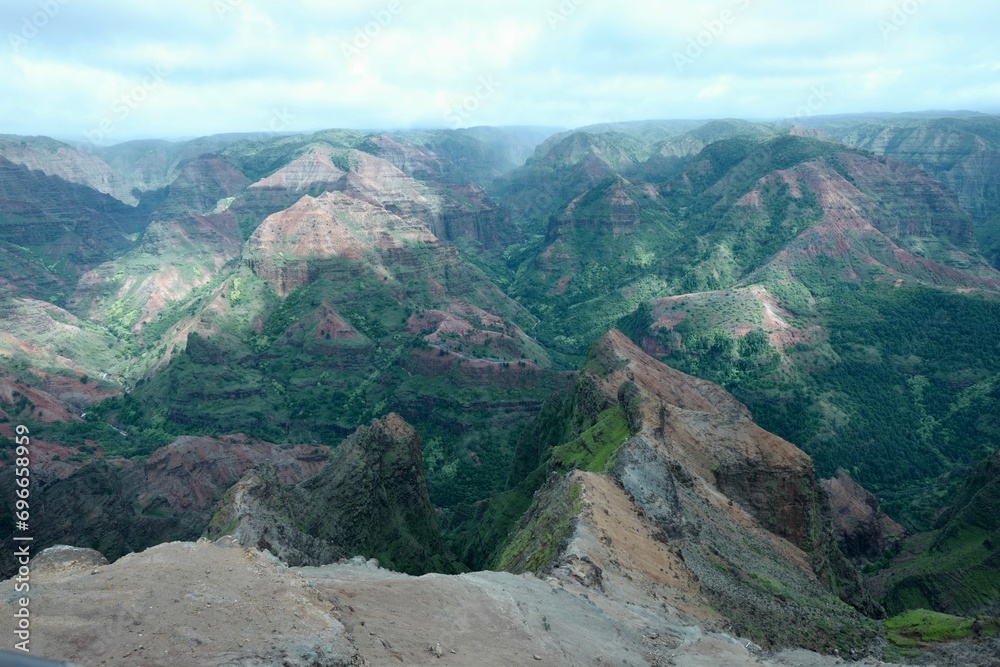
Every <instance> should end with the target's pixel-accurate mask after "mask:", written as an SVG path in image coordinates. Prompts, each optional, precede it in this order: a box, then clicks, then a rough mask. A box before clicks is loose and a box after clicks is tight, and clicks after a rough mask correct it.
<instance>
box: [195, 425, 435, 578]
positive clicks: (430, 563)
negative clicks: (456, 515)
mask: <svg viewBox="0 0 1000 667" xmlns="http://www.w3.org/2000/svg"><path fill="white" fill-rule="evenodd" d="M224 534H232V535H233V536H234V537H235V538H236V539H237V541H239V543H240V544H242V545H244V546H248V547H254V548H258V549H268V550H270V551H271V552H272V553H274V554H275V555H277V556H278V557H279V558H281V559H282V560H284V561H286V562H288V563H290V564H292V565H320V564H323V563H329V562H332V561H333V560H335V559H337V558H340V557H343V556H356V555H362V556H365V557H366V558H377V559H378V560H379V561H380V562H382V563H384V564H386V565H389V566H391V567H393V569H396V570H399V571H404V572H411V573H412V572H415V573H421V574H422V573H423V572H426V571H442V570H447V569H449V568H450V564H449V562H448V559H447V557H446V556H445V554H444V547H443V545H442V543H441V534H440V530H439V528H438V525H437V519H436V516H435V512H434V507H433V505H431V502H430V498H429V497H428V495H427V486H426V483H425V482H424V471H423V460H422V458H421V453H420V438H419V437H418V436H417V433H416V431H414V430H413V427H412V426H410V425H409V424H407V423H406V422H405V421H403V419H402V418H401V417H399V416H398V415H396V414H389V415H387V416H386V417H384V418H382V419H378V420H375V421H373V422H372V423H371V425H370V426H366V427H361V428H359V429H358V430H357V431H356V432H355V433H354V435H352V436H351V437H349V438H348V439H347V440H345V441H344V442H343V443H342V444H341V445H340V446H338V447H337V448H336V449H335V450H334V453H333V455H332V456H331V457H330V462H329V464H328V465H327V466H326V467H325V468H324V469H323V470H322V471H321V472H320V473H318V474H317V475H315V476H313V477H310V478H309V479H307V480H304V481H302V482H301V483H299V484H298V485H296V486H294V487H291V486H288V485H283V484H281V483H280V482H279V481H278V480H277V477H276V475H275V473H274V471H273V470H272V469H269V468H265V469H258V470H253V471H251V472H250V473H249V474H248V475H247V476H246V477H244V478H243V479H242V480H240V483H239V484H237V485H236V486H235V487H233V489H231V490H230V491H229V492H228V493H227V494H226V497H225V498H224V499H223V500H222V501H221V502H220V504H219V507H218V508H217V510H216V514H215V517H214V518H213V520H212V525H211V526H210V530H209V535H210V536H211V537H218V536H221V535H224Z"/></svg>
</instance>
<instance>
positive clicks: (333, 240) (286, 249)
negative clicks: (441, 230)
mask: <svg viewBox="0 0 1000 667" xmlns="http://www.w3.org/2000/svg"><path fill="white" fill-rule="evenodd" d="M435 243H436V239H435V238H434V236H433V235H432V234H431V233H430V231H429V230H428V229H427V228H426V227H423V226H421V225H418V224H414V223H408V222H406V221H405V220H403V219H402V218H400V217H398V216H397V215H394V214H392V213H390V212H388V211H387V210H385V209H384V208H382V207H379V206H376V205H373V204H371V203H369V202H366V201H364V200H362V199H358V198H355V197H350V196H347V195H345V194H343V193H340V192H328V193H325V194H322V195H320V196H319V197H309V196H306V197H303V198H302V199H301V200H300V201H299V202H298V203H297V204H295V205H294V206H292V207H291V208H289V209H287V210H285V211H282V212H281V213H276V214H274V215H272V216H270V217H269V218H268V219H267V220H265V221H264V222H263V223H261V225H260V227H258V228H257V230H256V231H255V232H254V234H253V236H251V237H250V240H249V241H248V242H247V245H246V248H245V250H244V253H243V258H244V262H245V263H246V264H247V265H248V266H249V267H250V268H251V269H252V270H253V271H254V273H256V274H257V275H258V276H259V277H260V278H262V279H263V280H265V281H267V282H268V283H270V284H271V285H272V286H273V287H274V288H275V290H276V291H277V292H278V293H279V294H282V295H287V294H288V293H290V292H291V291H292V290H294V289H296V288H299V287H302V286H303V285H307V284H309V283H310V282H312V281H313V280H315V278H316V275H317V274H318V272H320V271H326V272H329V271H331V270H334V269H335V268H339V269H340V271H342V272H346V273H347V274H348V275H350V273H351V272H352V271H354V272H355V273H357V272H359V271H362V270H363V267H364V265H370V266H373V268H375V269H376V270H379V269H380V268H381V267H382V265H383V262H384V261H386V260H390V258H391V259H394V260H395V261H396V263H399V264H403V265H406V264H413V263H414V262H415V261H416V260H415V258H414V257H412V252H411V251H410V249H409V244H414V245H420V244H435ZM382 257H385V258H386V259H385V260H383V259H382ZM393 268H396V267H393ZM381 272H383V273H393V272H389V271H388V270H386V269H384V268H381ZM395 273H398V269H397V271H395Z"/></svg>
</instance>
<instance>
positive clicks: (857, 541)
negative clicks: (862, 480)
mask: <svg viewBox="0 0 1000 667" xmlns="http://www.w3.org/2000/svg"><path fill="white" fill-rule="evenodd" d="M820 484H821V485H822V486H823V490H824V491H826V494H827V496H829V498H830V509H831V511H832V512H833V529H834V536H835V537H836V538H837V544H839V545H840V548H841V550H842V551H843V552H844V554H845V555H846V556H847V557H848V558H850V559H851V560H852V561H853V562H854V563H855V564H857V565H859V566H861V565H864V564H867V563H872V562H875V561H878V560H879V559H881V558H883V557H884V556H885V555H886V554H891V553H893V552H895V551H897V550H898V548H899V546H900V541H901V540H902V538H903V537H905V536H906V530H905V529H904V528H903V527H902V526H900V525H899V524H898V523H896V522H895V521H893V520H892V519H890V518H889V517H888V516H886V515H885V513H884V512H882V511H881V509H880V507H879V502H878V498H876V497H875V496H874V495H873V494H872V493H871V492H870V491H867V490H866V489H865V488H864V487H862V486H861V485H860V484H858V483H857V482H855V481H854V480H853V479H851V476H850V475H848V474H847V473H846V472H845V471H843V470H838V471H837V476H836V477H834V478H832V479H824V480H821V481H820Z"/></svg>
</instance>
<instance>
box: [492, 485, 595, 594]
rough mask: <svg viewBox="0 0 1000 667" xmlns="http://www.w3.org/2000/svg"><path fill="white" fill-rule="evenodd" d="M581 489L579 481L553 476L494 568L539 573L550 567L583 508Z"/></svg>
mask: <svg viewBox="0 0 1000 667" xmlns="http://www.w3.org/2000/svg"><path fill="white" fill-rule="evenodd" d="M582 490H583V484H582V483H581V482H575V483H573V484H569V482H568V480H566V479H563V478H553V480H552V481H551V482H550V483H549V484H548V485H546V486H545V487H544V488H543V489H542V490H541V491H540V492H539V493H538V494H536V496H535V500H534V502H532V504H531V507H530V508H528V511H527V512H525V514H524V517H523V518H522V519H521V522H520V525H519V526H518V529H517V531H516V532H515V533H514V534H513V535H512V536H511V538H510V539H509V540H508V543H507V545H506V547H505V548H504V550H503V551H502V552H501V554H500V556H499V558H498V559H497V562H496V568H497V569H499V570H503V571H506V572H513V573H514V574H520V573H522V572H534V573H535V574H541V573H542V572H543V571H544V570H545V569H546V568H547V567H549V566H551V565H552V564H553V563H554V562H555V560H556V558H558V556H559V553H560V552H561V550H562V549H563V548H564V545H565V543H566V541H567V540H569V538H570V536H571V535H572V534H573V527H574V525H575V523H576V516H577V514H578V513H579V512H580V510H581V509H582V508H583V503H582V502H581V501H580V494H581V492H582Z"/></svg>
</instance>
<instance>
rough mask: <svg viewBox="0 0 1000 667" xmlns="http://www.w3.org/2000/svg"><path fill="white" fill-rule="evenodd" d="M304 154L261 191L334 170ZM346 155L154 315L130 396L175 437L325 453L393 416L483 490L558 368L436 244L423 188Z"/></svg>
mask: <svg viewBox="0 0 1000 667" xmlns="http://www.w3.org/2000/svg"><path fill="white" fill-rule="evenodd" d="M309 155H312V156H313V157H308V156H306V157H305V158H303V160H304V161H303V162H298V163H292V165H290V166H289V167H286V169H285V170H284V171H279V172H276V173H275V175H274V176H273V179H274V180H273V181H272V182H273V183H278V182H279V181H280V182H283V183H285V185H286V186H287V185H299V184H303V183H305V181H310V183H315V182H316V181H314V180H312V179H314V178H315V176H314V175H311V172H308V170H304V169H302V167H304V166H305V165H306V163H307V162H311V163H312V164H314V165H315V164H318V163H317V162H316V160H318V161H319V163H322V164H323V165H325V166H324V167H323V169H325V171H324V172H323V173H326V174H329V175H331V176H336V175H337V172H333V171H332V170H331V169H330V167H329V166H328V165H326V163H325V160H324V158H322V155H323V153H321V152H318V149H317V152H314V153H311V154H309ZM345 155H346V156H347V157H351V156H354V157H356V158H357V161H356V162H353V163H351V164H348V165H346V166H347V167H348V170H347V171H343V170H341V171H343V176H341V177H340V178H341V180H340V181H339V182H338V183H337V187H338V188H341V189H338V190H334V191H328V192H324V193H322V194H319V195H317V196H311V195H308V194H303V195H301V197H300V198H299V199H298V200H297V201H296V203H294V204H293V205H291V206H290V207H289V208H287V209H285V210H282V211H280V212H278V213H275V214H273V215H270V216H268V217H267V219H265V220H264V221H263V222H262V223H261V224H260V225H259V226H258V227H257V228H256V229H255V231H254V232H253V235H252V236H251V238H250V239H249V241H248V242H247V243H246V245H245V247H244V248H243V251H242V258H241V259H242V261H241V265H240V266H239V267H238V268H237V269H236V270H235V272H234V273H232V274H230V275H229V276H228V277H224V278H221V279H220V281H219V282H218V283H215V284H211V285H208V286H207V287H206V289H205V291H204V292H203V293H202V294H201V295H199V296H198V297H197V299H196V300H195V301H194V302H193V303H192V304H191V305H190V306H187V305H185V306H184V307H183V309H175V310H174V311H172V312H174V313H178V311H179V314H180V318H179V319H176V320H173V321H172V322H171V321H170V320H169V318H167V317H164V318H163V322H164V324H167V323H169V325H168V328H166V330H165V334H164V338H166V339H167V340H168V341H169V342H168V343H166V344H165V353H164V354H165V355H169V357H168V358H169V362H166V363H162V362H159V363H161V365H159V366H158V368H162V369H163V371H162V372H161V373H159V374H158V375H155V376H152V374H151V377H150V379H149V382H147V383H145V384H144V386H142V387H141V388H139V390H138V393H137V396H138V398H139V400H140V402H142V403H143V404H144V405H145V406H146V408H147V409H148V412H149V413H155V412H158V411H160V410H161V409H162V408H161V406H167V414H166V418H167V421H168V422H169V423H170V424H172V425H183V427H182V428H185V429H197V430H199V431H202V432H208V433H220V432H228V431H233V430H238V431H243V432H248V433H253V434H255V435H257V436H259V437H263V438H266V439H271V440H285V439H293V440H295V439H302V440H306V441H317V442H326V443H328V444H334V443H335V442H336V441H337V440H338V439H339V438H341V437H343V436H344V435H346V434H347V433H350V432H351V431H352V430H353V429H354V428H356V427H357V426H358V425H359V424H363V423H366V422H367V421H370V420H371V419H372V418H375V417H379V416H381V415H383V414H385V412H386V411H388V410H395V411H397V412H399V413H400V414H402V415H403V416H404V417H405V418H406V419H408V420H410V421H412V422H413V423H414V424H415V425H416V426H417V427H418V429H419V430H421V433H423V434H426V437H427V439H428V441H434V442H438V443H442V444H441V447H442V448H443V451H442V452H441V455H442V456H443V459H444V460H442V461H441V464H442V465H447V464H449V463H453V462H456V461H460V463H457V464H456V465H460V468H461V469H462V470H468V472H470V473H472V474H470V475H463V476H462V478H463V480H464V481H463V482H462V492H461V493H462V494H474V493H484V494H488V493H489V491H488V490H487V488H483V487H488V488H492V487H493V486H494V485H496V484H497V483H500V482H499V480H495V479H494V480H492V481H490V480H487V479H485V478H487V477H489V476H490V473H487V472H486V469H487V467H488V468H490V469H494V468H495V469H503V468H505V467H506V465H507V464H508V463H509V459H508V458H507V457H509V455H510V449H509V447H508V445H507V442H506V441H507V440H508V438H509V436H510V434H511V433H512V432H514V431H515V430H516V429H518V428H519V427H520V425H522V424H523V423H524V422H525V421H527V419H529V418H530V416H531V415H532V414H533V412H534V410H536V409H537V406H538V404H539V403H540V401H541V400H542V399H543V398H544V397H545V396H546V395H547V394H548V393H549V392H550V391H551V390H553V389H556V388H559V387H561V386H565V384H566V382H567V378H566V375H567V374H565V373H559V372H555V371H553V370H552V363H551V361H550V360H549V358H548V355H547V354H546V352H545V351H544V350H543V349H542V348H541V347H540V346H539V345H538V344H537V343H536V342H535V341H534V340H533V339H532V337H531V336H529V335H528V334H527V333H526V330H530V329H531V328H532V327H533V325H534V319H533V318H532V317H531V316H530V315H529V314H528V312H527V311H526V310H525V309H524V308H522V307H521V306H520V305H519V304H517V303H516V302H514V301H512V300H511V299H510V298H509V297H507V296H506V295H505V294H504V293H503V292H502V291H501V290H500V289H498V288H497V287H496V286H495V285H494V284H492V283H491V282H490V280H489V279H488V278H487V276H485V275H484V274H483V273H482V272H481V271H479V270H478V269H476V268H475V267H474V266H472V265H471V264H470V263H469V262H467V261H466V259H465V257H464V255H463V254H461V253H460V252H459V251H458V250H457V249H456V247H455V246H453V245H450V244H447V243H445V242H444V241H442V240H439V239H438V238H437V236H436V235H435V234H434V232H433V231H432V229H431V227H432V226H433V225H434V224H435V218H433V217H431V218H428V216H427V215H425V213H426V212H427V211H431V210H432V209H433V208H434V207H435V206H437V204H436V203H435V202H439V201H441V199H440V197H438V195H436V194H435V193H434V191H433V190H431V189H430V188H429V187H428V186H425V185H423V184H421V183H419V182H418V181H415V180H413V179H410V178H408V177H406V176H405V175H404V174H402V172H400V171H399V170H397V169H396V168H395V167H393V166H392V165H391V164H389V163H388V162H386V161H384V160H380V159H379V158H375V157H373V156H371V155H368V154H364V153H358V152H357V151H354V152H348V153H346V154H345ZM333 157H336V156H335V155H334V156H333ZM330 161H331V163H335V162H336V160H333V159H332V158H331V160H330ZM334 167H336V165H335V164H334ZM338 169H339V167H338ZM317 173H318V172H317ZM296 174H298V176H296ZM269 178H271V177H269ZM296 178H298V179H299V180H298V181H295V180H294V179H296ZM319 178H324V177H323V176H319ZM255 189H258V188H257V187H256V186H254V187H250V188H248V189H247V192H250V191H252V190H255ZM234 206H235V204H234ZM441 219H442V218H440V217H438V218H437V219H436V220H438V221H440V220H441ZM445 219H447V218H445ZM181 303H183V302H181ZM154 325H157V323H156V322H154ZM157 326H158V327H159V325H157ZM195 333H196V334H198V336H197V337H196V336H194V335H193V334H195ZM192 341H196V342H195V343H194V344H192ZM203 341H204V343H205V344H204V345H202V342H203ZM185 346H186V350H187V351H186V353H185V354H183V355H180V354H178V352H179V351H180V350H184V349H185ZM157 356H158V357H159V358H160V359H163V358H164V357H163V356H160V355H157ZM234 398H237V399H239V402H236V401H234ZM428 402H432V404H433V405H434V406H435V409H434V410H431V411H428V410H427V409H426V405H427V404H428ZM484 408H488V409H484ZM493 408H496V409H493ZM174 428H177V426H174ZM479 428H483V429H484V430H485V432H487V433H490V436H489V437H488V438H486V439H484V438H482V437H481V436H477V435H476V432H477V430H478V429H479ZM179 432H185V431H179ZM480 433H481V432H480ZM484 450H486V451H484ZM485 456H488V457H490V458H489V460H488V461H483V460H481V459H480V457H485ZM449 470H450V471H454V470H455V468H454V466H453V467H452V468H449ZM446 474H448V473H446ZM435 479H436V478H435ZM449 484H450V483H449V482H442V484H437V482H435V481H432V482H431V486H432V488H433V489H434V493H435V495H436V494H437V492H438V491H439V490H442V489H441V487H442V486H448V485H449ZM477 488H479V489H480V490H478V491H477V490H476V489H477Z"/></svg>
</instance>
